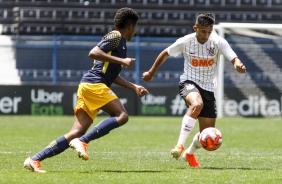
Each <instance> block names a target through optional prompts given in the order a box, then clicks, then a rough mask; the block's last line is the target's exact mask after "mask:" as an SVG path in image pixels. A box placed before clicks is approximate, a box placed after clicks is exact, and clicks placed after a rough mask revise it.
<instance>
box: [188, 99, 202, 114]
mask: <svg viewBox="0 0 282 184" xmlns="http://www.w3.org/2000/svg"><path fill="white" fill-rule="evenodd" d="M203 107H204V104H203V103H201V102H197V103H194V104H192V105H191V109H192V110H193V113H194V114H197V115H199V114H200V112H201V111H202V109H203Z"/></svg>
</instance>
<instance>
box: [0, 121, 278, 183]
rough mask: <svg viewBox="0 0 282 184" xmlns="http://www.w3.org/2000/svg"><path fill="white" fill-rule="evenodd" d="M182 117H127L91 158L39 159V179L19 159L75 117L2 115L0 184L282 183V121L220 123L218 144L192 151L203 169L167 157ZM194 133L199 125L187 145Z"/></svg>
mask: <svg viewBox="0 0 282 184" xmlns="http://www.w3.org/2000/svg"><path fill="white" fill-rule="evenodd" d="M102 118H103V117H98V118H97V119H96V120H95V122H94V124H97V123H98V122H99V121H100V120H101V119H102ZM181 119H182V117H130V119H129V122H128V124H126V125H125V126H122V127H120V128H118V129H115V130H113V131H112V132H111V133H110V134H108V135H107V136H105V137H102V138H100V139H98V140H95V141H92V142H90V144H89V147H88V153H89V156H90V160H88V161H83V160H81V159H78V157H77V154H76V153H75V152H74V151H73V150H71V149H68V150H66V151H65V152H64V153H62V154H60V155H57V156H55V157H52V158H49V159H46V160H44V161H43V162H42V166H43V169H45V170H47V172H48V173H46V174H38V173H33V172H30V171H28V170H25V169H23V162H24V160H25V159H26V158H27V157H28V156H31V155H33V154H35V153H36V152H38V151H40V150H41V149H42V148H44V147H45V146H47V145H48V144H49V143H50V142H51V141H52V140H54V139H56V138H58V137H59V136H61V135H63V134H64V133H66V132H67V131H69V129H70V128H71V126H72V122H73V117H71V116H64V117H44V116H37V117H31V116H1V117H0V130H1V134H0V138H1V141H0V161H1V168H0V183H9V184H11V183H16V184H21V183H28V184H31V183H42V184H49V183H50V184H53V183H56V184H65V183H66V184H72V183H83V184H89V183H98V184H103V183H105V184H115V183H122V184H127V183H136V184H138V183H140V184H158V183H161V184H174V183H175V184H181V183H183V184H184V183H193V184H196V183H205V184H209V183H216V184H217V183H228V184H229V183H234V184H237V183H246V184H247V183H248V184H249V183H251V184H252V183H253V184H257V183H261V184H265V183H267V184H271V183H282V154H281V153H282V143H281V142H282V138H281V135H282V134H281V130H282V121H281V119H252V118H248V119H244V118H236V119H231V118H223V119H218V120H217V126H216V127H217V128H218V129H219V130H220V131H221V132H222V134H223V144H222V146H221V147H220V148H219V149H218V150H216V151H213V152H208V151H205V150H204V149H200V150H199V151H198V152H197V159H198V161H199V162H200V163H201V165H202V168H201V169H191V168H189V167H188V164H187V163H186V162H184V161H182V160H178V161H176V160H173V159H171V158H170V154H169V152H170V150H171V149H172V148H173V147H174V145H175V144H176V142H177V139H178V135H179V130H180V124H181ZM94 124H93V126H94ZM197 130H198V124H196V127H195V129H194V130H193V132H192V133H191V134H190V136H189V138H188V140H187V143H186V147H188V145H189V144H190V142H191V140H192V137H193V136H194V134H195V133H196V132H197Z"/></svg>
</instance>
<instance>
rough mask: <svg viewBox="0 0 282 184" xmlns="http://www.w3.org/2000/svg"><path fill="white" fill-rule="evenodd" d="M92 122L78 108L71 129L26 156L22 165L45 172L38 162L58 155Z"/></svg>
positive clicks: (35, 170)
mask: <svg viewBox="0 0 282 184" xmlns="http://www.w3.org/2000/svg"><path fill="white" fill-rule="evenodd" d="M92 122H93V121H92V119H91V118H90V117H89V116H88V115H87V113H86V112H84V111H83V110H82V109H81V110H79V111H78V112H77V113H76V115H75V119H74V123H73V126H72V128H71V130H70V131H69V132H68V133H67V134H65V135H63V136H61V137H59V138H57V139H56V140H54V141H52V142H51V143H50V144H49V145H48V146H47V147H46V148H44V149H42V150H41V151H39V152H38V153H36V154H35V155H33V156H31V157H29V158H27V159H26V160H25V162H24V167H25V168H26V169H29V170H31V171H34V172H39V173H45V172H46V171H44V170H42V167H41V164H40V162H41V161H43V160H44V159H46V158H50V157H53V156H55V155H58V154H60V153H62V152H63V151H65V150H66V149H67V148H69V142H70V141H71V140H72V139H74V138H76V137H80V136H81V135H83V134H84V133H85V132H86V131H87V129H88V128H89V126H90V125H91V124H92Z"/></svg>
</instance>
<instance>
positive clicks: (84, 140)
mask: <svg viewBox="0 0 282 184" xmlns="http://www.w3.org/2000/svg"><path fill="white" fill-rule="evenodd" d="M101 109H102V110H103V111H105V112H106V113H108V114H109V115H110V117H109V118H106V119H104V120H102V121H101V122H100V123H99V124H98V125H96V126H95V127H94V128H93V129H92V130H90V131H89V132H87V133H86V134H85V135H83V136H81V137H80V138H76V139H74V140H72V141H71V142H70V146H71V147H72V148H74V149H75V150H76V151H77V153H78V155H79V157H81V158H82V159H83V160H88V159H89V156H88V155H87V153H86V149H87V144H88V143H89V142H90V141H92V140H95V139H98V138H100V137H103V136H105V135H107V134H108V133H109V132H110V131H111V130H113V129H115V128H117V127H119V126H121V125H123V124H125V123H126V122H127V121H128V114H127V112H126V110H125V108H124V106H123V105H122V103H121V102H120V100H119V99H118V98H117V99H115V100H112V101H110V102H109V103H107V104H106V105H104V106H103V107H101Z"/></svg>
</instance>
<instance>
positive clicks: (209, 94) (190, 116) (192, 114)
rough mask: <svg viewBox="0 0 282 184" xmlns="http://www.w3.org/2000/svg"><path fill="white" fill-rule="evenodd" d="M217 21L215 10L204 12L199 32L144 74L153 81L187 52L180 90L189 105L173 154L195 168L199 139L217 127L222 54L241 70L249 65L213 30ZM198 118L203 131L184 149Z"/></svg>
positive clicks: (169, 50)
mask: <svg viewBox="0 0 282 184" xmlns="http://www.w3.org/2000/svg"><path fill="white" fill-rule="evenodd" d="M214 22H215V18H214V15H213V14H212V13H204V14H200V15H199V16H198V17H197V19H196V23H195V25H194V26H193V28H194V31H195V32H194V33H191V34H188V35H186V36H184V37H181V38H179V39H177V40H176V42H175V43H173V44H172V45H170V46H169V47H168V48H166V49H164V50H163V51H162V52H161V53H160V54H159V55H158V57H157V58H156V60H155V62H154V64H153V65H152V67H151V69H150V70H149V71H147V72H144V73H143V80H144V81H150V80H151V79H152V78H153V76H154V74H155V73H156V71H157V70H158V68H159V67H160V66H161V65H162V64H163V63H164V62H165V61H166V59H167V58H168V57H169V56H174V57H175V56H178V55H180V54H183V57H184V72H183V74H182V75H181V76H180V82H179V93H180V95H181V97H182V98H183V100H184V101H185V103H186V105H187V107H189V108H188V111H187V112H186V114H185V115H184V117H183V119H182V125H181V130H180V135H179V139H178V142H177V144H176V146H175V147H174V149H172V150H171V155H172V157H173V158H175V159H178V158H179V157H180V156H181V155H182V156H183V158H184V159H185V160H187V161H188V163H189V165H190V167H194V168H198V167H201V166H200V164H199V162H198V161H197V160H196V158H195V155H194V154H195V152H196V150H197V149H199V148H201V147H202V146H201V144H200V142H199V134H200V132H201V131H202V130H204V129H205V128H207V127H215V121H216V115H217V114H216V101H215V97H214V78H215V73H216V68H217V64H218V61H219V56H220V55H221V54H223V55H224V56H225V58H227V59H228V60H229V61H231V63H232V64H233V66H234V68H235V70H236V71H237V72H239V73H246V67H245V66H244V64H243V63H242V62H241V61H240V59H238V57H237V55H236V53H235V52H234V51H233V50H232V49H231V47H230V45H229V44H228V42H227V41H226V40H225V39H224V38H222V37H220V36H218V35H217V34H216V33H215V32H214V31H213V24H214ZM197 119H198V121H199V129H200V132H198V133H197V134H196V135H195V136H194V138H193V141H192V143H191V145H190V146H189V147H188V149H187V150H185V151H184V145H185V142H186V139H187V137H188V135H189V133H190V132H191V130H192V129H193V128H194V126H195V124H196V120H197ZM183 151H184V152H183Z"/></svg>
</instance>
